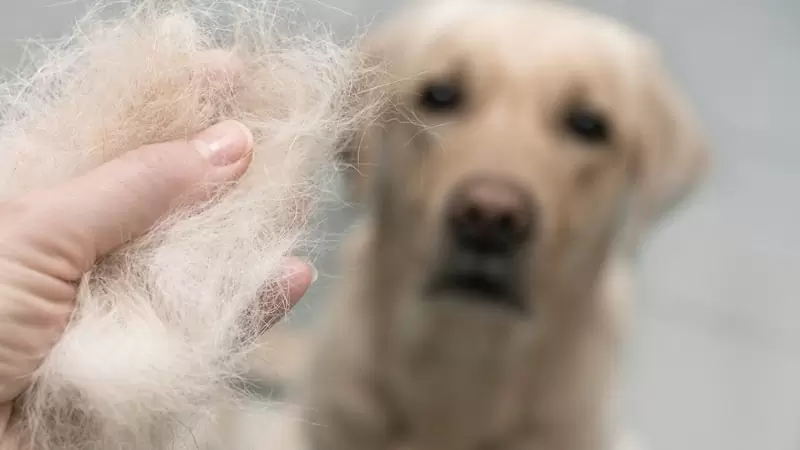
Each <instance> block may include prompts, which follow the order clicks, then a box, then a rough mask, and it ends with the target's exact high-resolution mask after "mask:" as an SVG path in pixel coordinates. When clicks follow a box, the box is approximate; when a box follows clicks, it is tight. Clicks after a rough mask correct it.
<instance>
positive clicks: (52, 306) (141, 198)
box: [0, 121, 316, 437]
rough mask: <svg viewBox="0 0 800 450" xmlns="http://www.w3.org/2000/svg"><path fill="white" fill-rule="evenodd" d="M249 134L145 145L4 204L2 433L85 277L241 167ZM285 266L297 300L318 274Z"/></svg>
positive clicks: (222, 128) (0, 225) (294, 264)
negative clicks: (206, 184) (182, 204)
mask: <svg viewBox="0 0 800 450" xmlns="http://www.w3.org/2000/svg"><path fill="white" fill-rule="evenodd" d="M252 139H253V138H252V135H251V134H250V132H249V130H247V129H246V128H245V127H244V126H243V125H241V124H239V123H238V122H234V121H227V122H222V123H220V124H217V125H215V126H212V127H211V128H209V129H207V130H205V131H203V132H201V133H199V134H198V135H197V136H196V138H195V139H193V140H191V141H175V142H169V143H161V144H155V145H149V146H145V147H142V148H139V149H137V150H134V151H131V152H128V153H126V154H125V155H123V156H122V157H120V158H118V159H116V160H113V161H111V162H109V163H107V164H105V165H103V166H101V167H99V168H97V169H95V170H93V171H91V172H90V173H87V174H86V175H83V176H81V177H78V178H75V179H73V180H70V181H68V182H67V183H64V184H62V185H59V186H56V187H54V188H50V189H45V190H41V191H37V192H32V193H30V194H27V195H24V196H21V197H19V198H17V199H14V200H12V201H9V202H5V203H0V437H2V434H3V429H4V427H5V426H6V424H7V421H8V416H9V415H10V409H11V403H10V402H11V401H12V400H13V399H14V398H16V397H17V396H18V395H19V394H20V393H21V392H22V391H23V390H24V389H25V387H26V386H27V383H28V382H29V375H30V374H31V373H32V372H33V371H35V370H36V368H37V367H38V366H39V364H40V363H41V361H42V360H43V358H44V357H45V356H46V355H47V354H48V352H49V351H50V350H51V349H52V347H53V346H54V345H55V343H56V342H57V341H58V339H59V338H60V336H61V334H62V333H63V331H64V328H65V327H66V325H67V322H68V320H69V317H70V315H71V314H72V311H73V309H74V307H75V298H76V294H77V286H78V282H79V280H80V279H81V277H82V276H83V274H84V273H85V272H86V271H87V270H88V269H90V268H91V267H92V265H93V264H94V263H95V262H96V261H97V259H98V258H101V257H103V256H104V255H106V254H108V253H109V252H111V251H113V250H114V249H115V248H117V247H119V246H121V245H123V244H125V243H126V242H128V241H129V240H131V239H133V238H135V237H137V236H140V235H141V234H143V233H144V232H146V231H147V230H148V229H149V228H150V227H152V226H153V225H154V224H155V223H156V222H157V221H158V220H159V219H160V218H161V217H163V216H164V215H165V214H167V213H168V212H169V211H170V210H171V208H172V207H174V206H175V202H176V201H178V200H181V201H183V200H184V199H187V198H188V199H189V200H197V201H200V200H202V199H203V198H205V197H206V196H207V195H209V192H207V190H205V189H195V187H197V186H198V184H199V183H200V182H212V183H213V182H225V181H231V180H234V179H237V178H238V177H240V176H241V175H242V174H244V172H245V170H246V169H247V167H248V165H249V163H250V150H251V147H252V145H253V142H252ZM288 266H289V270H290V275H289V280H288V291H289V292H288V297H289V299H290V303H291V304H292V305H294V304H295V303H296V302H297V301H298V300H299V299H300V297H302V296H303V295H304V294H305V292H306V290H307V289H308V287H309V286H310V284H311V283H312V282H313V281H314V277H315V276H316V275H315V274H316V272H315V271H314V268H313V266H311V265H309V264H307V263H305V262H302V261H300V260H299V259H295V258H292V259H291V260H290V261H288ZM266 300H267V301H269V300H270V299H266ZM272 319H274V318H272Z"/></svg>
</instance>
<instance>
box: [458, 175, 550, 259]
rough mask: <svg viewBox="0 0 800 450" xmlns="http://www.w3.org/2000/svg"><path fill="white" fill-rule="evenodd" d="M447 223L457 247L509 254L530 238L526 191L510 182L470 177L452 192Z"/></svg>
mask: <svg viewBox="0 0 800 450" xmlns="http://www.w3.org/2000/svg"><path fill="white" fill-rule="evenodd" d="M448 220H449V225H450V230H451V232H452V233H453V238H454V239H455V242H456V244H457V245H459V246H460V247H463V248H466V249H470V250H473V251H477V252H481V253H510V252H513V251H514V250H515V249H516V248H517V247H518V246H520V245H521V244H523V243H524V242H525V241H526V240H527V239H528V237H529V236H530V234H531V230H532V228H533V226H534V205H533V201H532V199H531V196H530V195H529V194H528V192H527V191H526V190H525V189H523V188H522V187H521V186H518V185H517V184H515V183H513V182H510V181H506V180H503V179H497V178H474V179H471V180H468V181H466V182H464V183H462V184H461V185H460V186H459V187H458V188H457V189H456V190H455V192H454V195H453V197H451V202H450V208H449V217H448Z"/></svg>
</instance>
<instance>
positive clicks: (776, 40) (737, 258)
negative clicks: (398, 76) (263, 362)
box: [0, 0, 800, 450]
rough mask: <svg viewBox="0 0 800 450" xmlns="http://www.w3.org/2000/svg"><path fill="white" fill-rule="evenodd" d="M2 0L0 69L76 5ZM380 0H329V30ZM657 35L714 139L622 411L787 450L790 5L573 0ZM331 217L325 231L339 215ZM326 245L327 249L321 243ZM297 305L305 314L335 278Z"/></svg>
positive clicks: (791, 337) (798, 97)
mask: <svg viewBox="0 0 800 450" xmlns="http://www.w3.org/2000/svg"><path fill="white" fill-rule="evenodd" d="M56 1H58V0H35V1H33V0H27V1H25V2H17V1H16V0H0V4H2V6H1V7H0V64H11V63H13V62H14V61H15V60H16V59H17V58H18V57H19V48H18V46H17V45H16V43H15V41H14V40H15V39H20V38H29V37H34V36H37V35H42V33H44V36H52V35H54V34H56V33H58V32H60V31H61V30H63V29H64V27H65V26H67V25H68V24H69V21H70V20H71V19H72V18H73V17H74V15H75V13H76V12H77V11H79V10H80V7H79V4H77V3H74V2H71V3H65V2H62V3H61V4H60V5H59V6H53V7H48V6H46V5H48V4H51V3H55V2H56ZM392 3H393V2H390V1H385V0H383V1H369V0H346V1H345V0H340V1H332V0H331V1H329V2H328V4H333V5H335V6H336V8H327V7H323V6H320V5H317V6H315V7H314V10H315V14H318V15H319V17H321V18H324V19H326V20H328V21H329V22H330V23H331V24H333V26H334V27H335V28H336V29H337V30H339V31H340V32H342V33H345V34H346V33H348V30H350V29H352V27H353V26H354V25H355V24H357V23H365V22H366V21H367V20H369V19H371V18H373V16H374V15H375V14H376V13H378V12H380V11H383V10H384V9H385V7H386V6H387V5H391V4H392ZM578 3H584V4H587V5H589V6H591V7H594V8H597V9H599V10H602V11H607V12H609V13H611V14H613V15H616V16H618V17H621V18H623V19H625V20H628V21H630V22H631V23H633V24H635V25H637V26H639V27H640V28H641V29H643V30H644V31H646V32H648V33H649V34H651V35H652V36H653V37H655V38H656V39H657V40H658V41H659V42H660V43H661V44H662V45H663V48H664V49H665V52H666V54H667V57H668V59H669V61H670V62H671V64H672V67H673V69H674V72H675V73H676V76H677V77H678V78H679V79H680V80H681V81H682V82H683V84H684V85H685V86H686V88H687V89H688V91H689V93H690V94H691V95H693V97H694V98H695V99H696V100H697V103H698V106H699V109H700V113H701V114H702V117H703V119H704V120H705V121H706V123H707V124H708V126H709V130H710V132H711V134H712V138H713V140H714V143H715V144H716V148H717V167H716V171H715V173H714V175H713V178H712V180H711V182H710V183H709V184H708V186H707V187H706V189H705V191H704V192H703V193H702V195H700V196H699V197H697V199H696V200H695V201H694V202H693V204H692V205H691V206H690V207H689V208H687V210H686V211H685V212H684V213H682V214H681V215H680V216H679V217H676V220H675V221H674V222H673V223H672V224H671V225H670V226H669V227H666V228H664V229H663V230H662V231H661V233H660V234H659V236H658V239H656V241H655V242H653V244H652V245H651V247H650V248H649V250H648V252H647V254H646V257H645V258H644V260H643V262H642V268H641V270H642V277H643V280H644V286H643V292H642V300H641V302H640V304H639V305H638V307H637V308H638V309H637V316H638V318H637V322H636V330H635V336H634V340H633V343H632V346H631V348H630V358H629V360H628V370H627V375H628V376H627V382H626V388H627V390H626V392H627V394H628V395H627V403H626V404H627V406H628V411H629V413H630V417H631V421H632V422H633V423H634V424H635V426H636V428H637V430H638V431H639V433H640V434H641V435H642V436H643V437H644V438H645V441H646V442H647V443H648V445H649V446H650V448H652V449H653V450H800V296H799V295H798V291H800V290H798V289H797V287H796V285H797V280H798V279H799V278H800V256H799V255H798V254H799V253H800V240H799V239H798V238H797V237H796V235H795V234H794V231H795V230H796V229H797V228H798V226H800V200H798V199H797V196H800V139H798V137H797V136H796V134H797V133H798V131H797V130H800V127H798V125H797V124H796V122H797V121H798V120H800V113H798V104H800V87H798V82H800V51H798V50H797V49H796V48H794V47H796V46H800V0H736V1H733V0H703V1H695V0H583V1H578ZM347 219H348V218H347V214H346V213H345V212H342V211H340V212H336V213H332V214H331V217H330V221H329V225H328V231H329V232H330V233H333V234H331V235H329V237H331V238H335V236H336V233H339V232H341V231H343V230H344V229H345V226H346V225H347ZM331 250H335V245H331ZM321 269H322V272H323V278H322V280H321V283H319V284H318V285H317V286H315V288H314V289H313V291H312V292H311V293H310V294H309V296H308V297H307V299H306V300H305V301H304V302H303V303H302V304H301V305H300V307H299V308H298V311H297V312H296V314H295V315H294V321H295V323H300V324H302V323H305V322H306V321H307V320H308V319H309V318H310V317H311V316H312V315H313V311H314V310H315V309H316V306H317V305H318V302H319V301H322V297H321V295H320V293H321V292H324V291H325V290H326V288H327V287H328V286H329V285H330V283H331V281H332V280H333V278H334V277H335V275H336V264H335V258H334V257H333V256H332V254H329V255H328V256H326V257H325V258H323V264H322V267H321Z"/></svg>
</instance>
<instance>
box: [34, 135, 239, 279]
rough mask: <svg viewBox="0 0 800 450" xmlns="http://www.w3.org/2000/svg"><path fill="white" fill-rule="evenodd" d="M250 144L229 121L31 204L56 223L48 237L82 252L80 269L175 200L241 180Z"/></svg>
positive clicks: (125, 159)
mask: <svg viewBox="0 0 800 450" xmlns="http://www.w3.org/2000/svg"><path fill="white" fill-rule="evenodd" d="M252 145H253V136H252V134H251V133H250V131H249V130H248V129H247V128H246V127H245V126H244V125H242V124H241V123H239V122H235V121H225V122H221V123H218V124H216V125H214V126H212V127H211V128H208V129H206V130H204V131H202V132H201V133H199V134H198V135H197V136H195V137H194V138H193V139H191V140H188V141H186V140H181V141H173V142H168V143H161V144H154V145H147V146H144V147H141V148H139V149H136V150H133V151H130V152H128V153H126V154H125V155H123V156H122V157H120V158H118V159H116V160H113V161H110V162H108V163H106V164H104V165H102V166H100V167H99V168H97V169H94V170H93V171H91V172H89V173H87V174H85V175H83V176H80V177H77V178H75V179H72V180H70V181H68V182H67V183H65V184H63V185H61V186H58V187H57V188H55V189H52V190H47V191H43V192H39V193H37V194H36V198H35V199H28V200H27V201H28V202H30V204H32V205H35V206H34V208H35V209H36V210H37V211H41V212H42V213H43V215H46V216H47V217H46V220H47V222H49V223H50V224H52V225H53V227H52V228H53V229H52V230H50V231H49V232H50V233H52V234H54V235H60V236H63V238H64V239H69V240H70V242H72V243H73V244H72V245H75V244H77V248H78V249H79V251H78V253H79V255H72V256H73V258H70V259H72V260H73V263H74V264H75V265H77V266H79V267H76V269H78V270H79V271H80V272H82V271H83V270H86V269H88V268H89V267H90V266H91V265H92V264H94V262H95V261H96V259H97V258H99V257H102V256H104V255H105V254H107V253H108V252H110V251H112V250H114V249H115V248H116V247H118V246H120V245H122V244H124V243H126V242H127V241H129V240H130V239H133V238H135V237H137V236H139V235H141V234H143V233H144V232H146V231H147V230H148V229H149V228H151V227H152V226H153V225H154V224H155V223H156V222H157V221H158V220H159V219H160V218H161V217H163V216H164V215H165V214H167V213H168V212H169V211H170V210H171V209H172V208H174V207H175V206H176V203H177V201H179V200H181V201H183V200H196V201H199V200H201V199H202V198H204V197H207V196H208V195H210V193H211V190H209V189H198V188H203V187H207V186H208V185H216V184H219V183H224V182H229V181H232V180H234V179H236V178H238V177H239V176H241V175H242V174H243V173H244V172H245V170H246V169H247V167H248V165H249V162H250V157H249V154H250V150H251V148H252ZM49 228H50V227H48V229H49ZM73 248H75V247H73ZM76 259H77V260H76Z"/></svg>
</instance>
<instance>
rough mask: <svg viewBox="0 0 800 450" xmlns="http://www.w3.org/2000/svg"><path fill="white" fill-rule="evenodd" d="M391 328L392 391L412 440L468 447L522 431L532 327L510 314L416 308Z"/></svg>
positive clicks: (476, 309)
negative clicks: (519, 427)
mask: <svg viewBox="0 0 800 450" xmlns="http://www.w3.org/2000/svg"><path fill="white" fill-rule="evenodd" d="M396 317H397V321H396V322H395V323H394V324H393V327H392V329H391V332H390V335H391V339H390V342H391V344H390V345H391V351H390V355H389V356H390V364H391V370H390V371H389V373H390V374H391V375H390V376H391V380H390V383H389V384H390V386H391V389H392V390H393V391H394V394H395V395H394V397H395V398H396V399H397V400H398V401H399V402H400V405H399V406H400V409H401V411H402V413H403V416H404V417H403V421H404V422H405V425H406V426H407V427H408V432H409V434H410V435H412V436H413V438H412V439H414V440H418V441H423V442H425V443H426V445H425V446H426V447H427V446H429V445H431V446H434V448H448V449H471V448H474V446H475V444H476V443H480V442H490V441H492V440H494V439H496V438H497V437H498V436H499V435H502V434H504V433H507V432H508V430H510V429H512V428H514V427H516V426H518V422H519V421H520V420H521V419H522V416H523V414H524V411H523V406H524V404H525V401H524V397H525V396H526V386H527V382H528V381H530V380H526V378H527V377H528V374H529V373H530V364H531V363H532V358H531V357H532V355H531V352H532V348H531V347H532V342H533V335H532V327H531V324H529V323H526V321H525V320H524V319H522V318H519V317H514V316H513V315H512V314H511V313H509V312H505V311H495V310H492V309H491V308H488V309H487V308H484V307H480V306H465V305H444V304H442V305H436V304H433V305H432V304H419V305H415V306H413V307H407V308H406V309H405V310H404V311H403V312H402V313H400V314H398V315H397V316H396Z"/></svg>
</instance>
